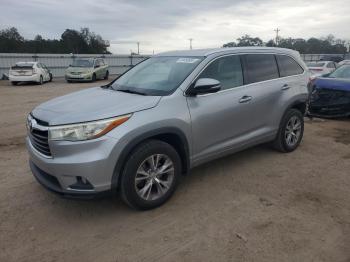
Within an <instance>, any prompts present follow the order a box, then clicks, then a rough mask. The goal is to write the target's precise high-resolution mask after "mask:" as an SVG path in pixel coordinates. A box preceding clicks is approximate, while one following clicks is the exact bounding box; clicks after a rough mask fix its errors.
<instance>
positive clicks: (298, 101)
mask: <svg viewBox="0 0 350 262" xmlns="http://www.w3.org/2000/svg"><path fill="white" fill-rule="evenodd" d="M300 104H302V105H303V107H304V108H303V111H304V112H303V114H304V115H305V113H306V106H307V98H298V99H296V100H294V101H293V102H292V103H290V104H289V105H288V106H287V107H286V109H285V110H284V112H283V114H282V115H281V117H280V120H279V124H278V127H279V128H280V126H281V123H282V119H283V117H284V115H285V114H286V113H287V111H288V110H289V109H291V108H298V107H297V105H300Z"/></svg>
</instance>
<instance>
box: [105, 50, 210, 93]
mask: <svg viewBox="0 0 350 262" xmlns="http://www.w3.org/2000/svg"><path fill="white" fill-rule="evenodd" d="M202 60H203V57H165V56H158V57H152V58H149V59H147V60H146V61H143V62H142V63H140V64H138V65H136V66H135V67H133V68H132V69H130V70H129V71H127V72H126V73H125V74H123V75H122V76H121V77H119V78H118V79H117V80H116V81H115V82H114V83H113V84H112V88H113V89H114V90H118V91H124V92H130V93H140V94H143V95H154V96H164V95H169V94H170V93H172V92H173V91H174V90H175V89H176V88H178V87H179V86H180V84H181V83H182V82H183V81H184V80H185V79H186V77H187V76H188V75H189V74H190V73H191V72H192V71H193V70H194V69H195V68H196V66H197V65H198V64H199V63H200V62H201V61H202Z"/></svg>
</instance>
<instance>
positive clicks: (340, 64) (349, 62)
mask: <svg viewBox="0 0 350 262" xmlns="http://www.w3.org/2000/svg"><path fill="white" fill-rule="evenodd" d="M342 65H350V60H343V61H341V62H339V63H338V67H339V66H342Z"/></svg>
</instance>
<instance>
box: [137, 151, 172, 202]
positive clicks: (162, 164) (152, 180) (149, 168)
mask: <svg viewBox="0 0 350 262" xmlns="http://www.w3.org/2000/svg"><path fill="white" fill-rule="evenodd" d="M174 176H175V173H174V163H173V161H172V160H171V159H170V158H169V157H168V156H167V155H164V154H154V155H151V156H149V157H148V158H146V159H145V160H144V161H143V162H142V163H141V165H140V166H139V168H138V169H137V171H136V176H135V189H136V192H137V194H138V195H139V196H140V197H141V198H142V199H144V200H156V199H159V198H161V197H162V196H164V195H165V194H166V193H167V192H168V190H169V189H170V187H171V185H172V183H173V180H174Z"/></svg>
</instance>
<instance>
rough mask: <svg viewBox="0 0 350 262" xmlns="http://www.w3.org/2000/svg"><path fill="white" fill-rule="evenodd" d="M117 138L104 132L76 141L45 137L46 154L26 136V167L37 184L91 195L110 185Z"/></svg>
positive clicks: (68, 193) (81, 195) (70, 193)
mask: <svg viewBox="0 0 350 262" xmlns="http://www.w3.org/2000/svg"><path fill="white" fill-rule="evenodd" d="M117 142H118V140H117V139H115V138H111V137H108V136H104V137H101V138H99V139H94V140H88V141H79V142H68V141H49V144H50V150H51V152H52V157H49V156H45V155H43V154H41V153H40V152H38V151H37V150H36V149H35V148H34V147H33V145H32V143H31V141H30V139H29V138H28V137H27V138H26V145H27V149H28V152H29V155H30V160H29V161H30V167H31V170H32V173H33V175H34V177H35V178H36V179H37V180H38V181H39V182H40V184H42V185H43V186H44V187H45V188H47V189H49V190H50V191H53V192H56V193H58V194H61V195H63V196H73V197H78V198H91V196H94V195H100V194H105V193H106V192H107V191H110V190H111V189H112V188H113V187H112V178H113V174H114V168H115V165H116V163H117V159H118V156H119V153H120V152H119V148H120V147H118V146H116V144H117Z"/></svg>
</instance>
